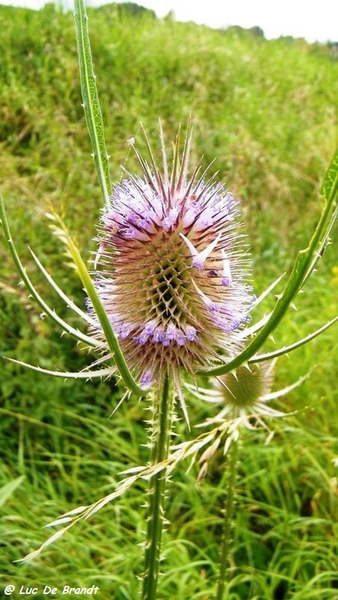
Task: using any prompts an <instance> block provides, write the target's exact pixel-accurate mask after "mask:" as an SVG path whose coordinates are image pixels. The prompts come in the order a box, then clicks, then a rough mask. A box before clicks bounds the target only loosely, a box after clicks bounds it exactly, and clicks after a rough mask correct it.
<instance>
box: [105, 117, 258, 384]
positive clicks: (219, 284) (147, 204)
mask: <svg viewBox="0 0 338 600" xmlns="http://www.w3.org/2000/svg"><path fill="white" fill-rule="evenodd" d="M160 138H161V153H162V168H161V170H160V168H159V167H158V166H157V164H156V162H155V158H154V155H153V152H152V149H151V147H150V145H149V142H148V139H147V136H146V135H145V139H146V144H147V149H148V152H149V157H150V160H149V162H147V161H146V160H145V159H144V158H143V156H142V155H141V154H140V152H139V150H138V149H137V148H136V147H135V146H134V143H133V141H132V147H133V150H134V151H135V154H136V157H137V159H138V162H139V164H140V166H141V169H142V176H134V175H131V174H130V173H129V172H128V171H126V170H125V178H124V179H122V181H121V183H119V184H117V185H116V186H115V187H114V189H113V193H112V196H111V204H110V206H109V207H108V209H106V210H105V212H104V213H103V215H102V219H101V224H100V229H99V235H98V241H99V249H98V253H97V256H96V259H95V265H96V270H95V272H94V279H95V286H96V290H97V292H98V295H99V297H100V299H101V302H102V304H103V307H104V309H105V311H106V314H107V315H108V316H109V319H110V322H111V324H112V326H113V329H114V331H115V334H116V335H117V337H118V339H119V343H120V346H121V348H122V351H123V352H124V355H125V357H126V360H127V362H128V365H129V367H130V368H131V370H132V371H133V372H134V374H135V376H136V378H137V379H138V380H139V381H140V383H141V384H142V385H147V384H149V385H150V384H151V383H153V382H154V381H156V380H157V379H158V378H160V377H161V376H162V375H163V373H164V372H167V373H170V374H171V375H172V376H173V378H174V380H175V383H176V388H177V389H178V391H179V389H180V388H179V371H180V369H181V368H182V369H184V370H185V371H187V372H188V373H190V374H193V373H194V369H195V368H196V367H198V366H201V365H205V366H209V365H213V364H215V363H218V364H219V363H220V361H221V362H223V361H225V360H228V359H229V357H232V356H234V355H235V353H236V351H237V350H238V349H240V348H241V344H242V342H241V337H243V336H239V331H240V330H241V329H242V328H243V326H244V325H245V324H246V323H247V321H248V319H249V311H250V307H251V305H252V303H253V295H252V289H251V287H250V286H249V285H248V284H247V281H248V277H249V259H248V252H247V247H246V244H245V242H244V241H243V235H242V234H240V232H239V228H240V223H239V222H238V217H239V209H238V202H236V201H235V200H234V198H233V196H232V195H231V194H230V192H228V191H227V190H226V189H225V188H224V186H223V184H221V183H216V182H215V178H214V177H211V178H208V177H207V170H205V171H204V172H202V173H201V165H200V164H198V165H197V166H196V168H195V169H194V170H193V172H192V174H191V175H190V176H189V175H188V167H189V158H190V146H191V128H190V127H189V128H188V131H187V136H186V138H185V141H184V145H183V150H182V154H181V155H180V135H179V133H178V134H177V138H176V142H175V144H174V148H173V155H172V166H171V169H170V170H169V165H168V160H167V156H166V150H165V146H164V140H163V133H162V129H161V127H160ZM95 335H96V336H97V337H98V338H99V339H100V336H102V335H103V334H102V333H101V331H100V328H99V327H98V328H97V329H96V332H95ZM102 341H104V340H102ZM219 349H221V355H219V354H218V350H219Z"/></svg>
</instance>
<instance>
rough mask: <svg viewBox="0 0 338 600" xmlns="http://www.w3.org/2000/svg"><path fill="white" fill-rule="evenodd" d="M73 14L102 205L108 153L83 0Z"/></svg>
mask: <svg viewBox="0 0 338 600" xmlns="http://www.w3.org/2000/svg"><path fill="white" fill-rule="evenodd" d="M74 17H75V29H76V40H77V51H78V58H79V67H80V81H81V92H82V99H83V110H84V114H85V118H86V123H87V128H88V132H89V136H90V141H91V146H92V151H93V158H94V161H95V167H96V172H97V175H98V178H99V182H100V186H101V191H102V195H103V199H104V202H105V205H106V206H109V194H110V193H111V183H110V176H109V164H108V160H109V156H108V153H107V149H106V143H105V139H104V128H103V120H102V113H101V107H100V102H99V96H98V92H97V87H96V76H95V74H94V68H93V61H92V53H91V48H90V40H89V33H88V17H87V12H86V6H85V2H84V0H74Z"/></svg>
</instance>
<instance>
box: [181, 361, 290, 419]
mask: <svg viewBox="0 0 338 600" xmlns="http://www.w3.org/2000/svg"><path fill="white" fill-rule="evenodd" d="M274 365H275V361H270V362H268V361H266V362H262V363H253V364H250V365H245V366H244V365H242V366H240V367H238V368H237V369H236V370H235V371H232V372H231V373H226V375H222V376H220V377H217V378H216V379H215V380H214V382H213V387H212V388H211V389H199V390H198V392H195V395H196V396H197V397H199V398H201V399H203V400H206V401H208V402H211V403H214V404H218V405H219V406H221V410H220V412H219V413H218V414H217V415H216V416H215V417H213V418H211V419H208V423H207V424H209V423H221V422H223V421H225V420H226V419H232V420H233V421H234V425H235V428H236V429H237V428H238V426H240V425H244V426H245V427H248V428H249V429H251V428H252V425H251V421H252V420H254V421H256V422H258V423H259V424H260V425H263V421H262V417H280V416H283V413H281V412H279V411H277V410H275V409H273V408H270V407H269V406H268V405H267V402H268V401H269V400H272V399H273V398H277V397H278V396H280V395H281V393H284V392H286V391H287V390H282V391H281V392H271V388H272V385H273V371H274ZM188 387H189V389H190V390H191V391H192V392H193V393H194V388H193V386H191V385H189V386H188Z"/></svg>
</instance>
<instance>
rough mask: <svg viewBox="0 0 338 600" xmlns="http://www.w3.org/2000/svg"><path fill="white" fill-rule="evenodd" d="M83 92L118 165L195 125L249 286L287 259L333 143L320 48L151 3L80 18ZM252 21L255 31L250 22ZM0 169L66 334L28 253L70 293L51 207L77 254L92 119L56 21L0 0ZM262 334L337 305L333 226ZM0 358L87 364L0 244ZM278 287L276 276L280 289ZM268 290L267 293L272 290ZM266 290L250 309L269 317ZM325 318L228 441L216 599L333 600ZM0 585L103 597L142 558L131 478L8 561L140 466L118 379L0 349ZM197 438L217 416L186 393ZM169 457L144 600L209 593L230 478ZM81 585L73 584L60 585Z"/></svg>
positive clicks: (307, 222)
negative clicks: (236, 233) (223, 551)
mask: <svg viewBox="0 0 338 600" xmlns="http://www.w3.org/2000/svg"><path fill="white" fill-rule="evenodd" d="M88 14H89V26H90V32H91V43H92V52H93V60H94V65H95V71H96V75H97V85H98V89H99V94H100V100H101V106H102V112H103V118H104V122H105V127H106V143H107V147H108V151H109V153H110V155H111V160H110V165H111V175H112V178H113V180H114V181H116V180H119V179H120V177H121V169H120V165H126V164H127V167H128V169H130V170H132V169H134V167H135V163H134V159H133V158H132V156H131V155H130V149H129V146H128V142H127V140H128V139H129V138H130V137H132V136H134V137H135V138H136V140H139V143H140V146H141V147H142V135H141V129H140V122H142V124H143V125H144V127H145V129H146V130H147V132H148V135H149V137H150V139H151V142H152V143H153V144H154V146H155V148H157V149H158V148H159V143H158V139H157V138H158V133H157V132H158V119H159V118H161V120H162V122H163V126H164V130H165V133H166V137H167V139H168V140H171V139H173V137H174V135H175V133H176V130H177V126H178V125H179V124H182V126H183V127H184V126H185V124H186V123H187V121H188V119H189V116H190V115H192V118H193V123H194V144H193V158H194V159H196V160H197V159H198V158H200V157H201V156H202V157H203V165H205V166H207V165H208V164H209V163H210V162H211V161H212V160H214V159H215V162H214V163H213V165H212V167H211V172H212V173H213V172H216V171H217V172H218V177H219V178H220V179H221V180H222V181H224V182H226V184H227V186H228V187H229V189H231V191H232V192H233V194H234V195H235V196H236V197H238V198H239V199H240V200H241V207H242V211H243V220H244V229H245V232H246V234H247V236H248V241H249V243H250V246H251V249H252V258H253V265H254V281H253V285H254V287H255V290H256V293H257V295H258V294H259V293H261V292H262V291H263V290H264V289H265V288H266V287H267V286H268V285H269V284H270V283H271V282H272V281H273V280H274V279H275V278H276V277H277V276H278V275H280V274H281V273H282V272H284V271H288V269H289V268H290V266H291V264H292V261H293V259H294V258H295V255H296V253H297V251H298V250H299V249H300V248H303V247H304V246H305V245H306V244H307V242H308V241H309V239H310V236H311V234H312V231H313V229H314V227H315V225H316V221H317V218H318V216H319V214H320V211H321V206H322V199H321V197H320V186H321V183H322V180H323V177H324V174H325V171H326V169H327V167H328V164H329V161H330V159H331V158H332V156H333V154H334V151H335V149H336V146H337V98H338V61H337V58H335V57H334V56H333V54H332V52H331V50H330V48H328V47H326V46H324V45H319V44H318V45H310V44H308V43H306V42H305V41H304V40H292V39H289V38H285V39H279V40H271V41H266V40H265V39H264V38H261V37H257V36H255V35H254V34H253V33H252V32H245V31H239V30H236V29H232V30H229V31H214V30H211V29H209V28H207V27H203V26H197V25H194V24H192V23H190V24H189V23H186V24H183V23H176V22H175V21H174V20H173V19H172V18H169V17H168V18H167V19H164V20H156V19H155V18H154V16H153V15H152V13H150V12H147V11H146V12H145V13H144V14H143V13H140V14H133V13H130V12H128V11H126V10H124V11H123V10H122V11H118V9H117V7H116V6H114V5H106V6H104V7H102V8H100V9H89V10H88ZM257 25H259V23H258V24H257ZM0 55H1V57H2V58H1V61H0V74H1V75H0V80H1V86H0V151H1V161H0V179H1V192H2V195H3V197H4V199H5V202H6V207H7V211H8V217H9V220H10V223H11V227H12V230H13V235H14V237H15V241H16V243H17V245H18V248H19V250H20V255H21V257H22V260H23V262H24V263H25V265H26V266H27V270H28V271H29V273H30V274H31V276H32V279H34V281H35V282H36V284H37V287H38V289H39V291H40V293H42V294H43V295H44V297H46V298H47V299H48V301H49V302H50V304H52V305H53V306H54V307H55V309H56V310H58V311H59V312H60V314H61V315H62V316H64V317H65V318H68V320H70V322H71V323H72V324H73V325H74V326H77V325H78V323H77V321H76V318H75V317H73V316H72V315H70V314H69V312H67V309H66V308H65V307H64V306H63V305H61V303H60V301H59V299H58V298H57V297H54V295H53V292H52V291H51V290H50V289H48V288H47V286H46V284H45V282H43V280H42V279H41V276H40V275H39V273H38V271H37V269H36V266H35V264H34V262H33V260H32V258H31V255H30V253H29V250H28V246H30V247H31V248H32V249H33V250H34V251H35V252H36V253H37V254H38V256H39V258H40V260H41V261H42V262H43V263H44V265H45V266H46V267H47V268H48V270H49V271H50V272H51V273H52V274H53V276H54V277H55V279H56V280H57V281H58V282H59V284H60V285H61V286H62V287H63V288H64V289H65V290H66V291H67V293H68V294H69V295H70V296H71V297H73V298H74V299H75V300H76V301H77V302H78V303H79V304H80V305H81V306H84V302H85V298H84V293H83V291H82V289H81V284H80V283H79V281H78V279H77V277H76V274H75V273H74V272H73V271H72V270H71V269H70V268H69V266H68V264H67V260H66V259H65V257H64V254H63V248H62V247H61V245H60V243H59V242H58V240H57V239H56V238H55V236H53V235H52V233H51V231H50V229H49V225H48V220H47V219H46V218H45V213H46V212H47V211H48V210H49V208H50V206H52V207H53V208H54V209H55V210H56V211H58V212H60V213H61V214H62V215H63V216H64V218H65V221H66V223H67V225H68V227H69V229H70V230H71V232H72V233H73V234H74V235H75V237H76V239H77V240H78V242H79V244H80V246H81V248H82V249H83V256H84V257H85V258H89V257H90V251H91V250H93V249H94V248H95V244H94V242H93V241H92V240H93V238H94V237H95V232H96V224H97V220H98V217H99V213H100V209H101V206H102V202H101V197H100V189H99V185H98V182H97V180H96V175H95V169H94V163H93V160H92V158H91V155H90V152H91V150H90V144H89V139H88V134H87V131H86V126H85V121H84V116H83V109H82V107H81V102H82V100H81V93H80V84H79V74H78V63H77V55H76V41H75V32H74V22H73V16H72V14H71V13H63V12H62V11H60V10H58V9H57V8H55V7H54V6H53V5H51V4H50V5H47V6H46V7H45V8H44V9H42V10H41V11H39V12H34V11H31V10H28V9H19V8H11V7H5V6H0ZM336 233H337V232H335V237H334V236H333V239H332V242H333V243H332V244H331V245H330V246H328V248H327V249H326V251H325V254H324V256H323V258H322V259H321V261H320V262H319V264H318V270H317V272H315V273H314V274H313V275H312V276H311V279H310V280H309V281H308V282H307V284H306V287H305V288H304V293H303V294H301V295H299V297H298V299H297V302H296V307H295V310H291V311H290V313H289V314H288V316H287V317H286V319H285V321H284V322H283V325H282V327H280V328H279V330H278V332H277V335H276V336H275V340H274V342H273V341H271V342H269V346H268V345H267V349H268V348H270V349H271V348H273V347H274V343H275V344H276V346H277V347H281V346H283V345H284V344H290V343H291V342H293V341H296V340H297V339H300V338H301V337H303V336H304V335H306V334H308V333H310V332H311V331H314V330H315V329H317V328H318V327H320V326H321V325H323V324H324V323H325V322H327V321H328V320H330V319H332V318H334V317H335V316H336V315H337V286H338V251H337V237H336ZM0 274H1V276H0V293H1V296H0V354H1V355H3V356H9V357H12V358H16V359H18V360H21V361H26V362H30V363H31V364H34V365H40V366H41V367H44V368H47V369H57V370H63V371H65V370H70V371H76V370H80V369H82V368H84V367H85V366H86V365H88V364H89V362H90V361H91V360H92V358H91V357H90V356H88V353H87V352H86V351H84V350H83V349H82V348H81V347H80V346H78V345H76V343H75V342H74V341H72V339H70V338H69V337H67V336H63V337H61V335H60V331H58V330H57V329H56V327H54V326H53V324H51V323H49V322H48V320H47V319H45V320H41V319H40V318H39V312H40V311H39V309H38V308H37V307H36V306H35V305H34V303H33V302H32V299H31V298H30V297H29V296H28V294H27V293H26V291H25V289H24V288H23V287H21V286H19V285H18V283H19V277H18V275H17V273H16V272H15V269H14V267H13V264H12V262H11V260H10V258H9V256H8V254H7V251H6V249H5V245H4V243H3V239H2V238H0ZM278 289H279V288H278ZM277 291H278V290H277ZM272 302H273V299H272V298H271V299H270V300H269V299H268V300H267V302H266V304H265V305H264V307H263V310H264V312H268V311H269V310H270V309H271V306H272ZM336 338H337V326H335V327H333V328H332V329H329V330H327V331H326V332H325V333H324V334H323V335H321V336H320V337H317V338H316V339H315V340H313V341H312V342H311V343H310V344H308V345H306V346H303V347H301V348H300V349H298V350H296V351H295V352H293V353H292V354H290V356H289V357H288V356H284V357H283V358H281V359H280V360H279V361H278V363H277V369H276V381H275V389H280V388H282V387H285V386H287V385H289V384H291V383H293V382H294V381H296V380H297V379H298V378H300V377H301V376H302V375H304V374H305V373H306V372H308V371H309V370H310V369H311V368H312V367H314V369H313V371H312V373H311V375H310V377H309V378H308V379H306V381H305V382H304V383H303V384H302V386H301V387H298V388H297V389H296V390H294V391H293V392H291V393H290V394H289V395H287V396H286V397H285V398H282V399H281V400H279V401H278V402H277V401H276V403H275V404H274V407H275V408H278V409H279V410H282V411H284V412H285V413H290V414H289V415H288V416H286V417H285V418H283V419H275V420H273V421H272V420H271V421H269V422H268V423H267V426H268V430H267V431H266V430H263V429H261V430H258V431H245V432H244V433H243V436H242V439H241V442H240V464H239V470H238V478H237V485H236V506H235V514H234V526H233V544H232V552H231V569H230V577H229V583H228V587H227V596H226V598H227V600H289V599H290V600H291V599H292V600H310V599H316V600H319V599H322V600H329V599H334V600H337V599H338V553H337V550H338V526H337V517H338V472H337V469H338V443H337V437H338V408H337V406H338V371H337V364H338V345H337V341H336ZM0 394H1V403H0V454H1V470H0V507H1V510H0V590H1V593H2V590H3V588H4V587H5V586H6V585H8V584H13V585H15V586H16V588H17V589H16V592H15V594H14V595H13V597H15V598H18V597H19V589H20V586H28V587H32V588H34V587H38V588H39V590H40V591H39V594H40V595H38V596H36V597H38V598H40V597H41V598H42V597H45V596H44V595H42V591H41V590H42V589H43V587H44V586H45V585H48V586H50V587H57V588H58V589H59V592H58V594H57V595H56V597H59V596H61V595H62V589H63V587H64V586H65V585H69V586H72V587H75V588H78V587H87V588H89V587H90V586H92V585H97V586H99V588H100V590H99V592H98V593H97V594H96V597H98V598H99V599H100V600H108V599H111V598H113V599H114V600H115V599H116V600H125V599H128V600H134V599H135V600H136V599H137V598H138V597H139V591H140V582H139V577H140V576H141V574H142V569H143V553H142V549H141V548H140V544H142V542H143V541H144V529H145V509H144V506H143V505H144V498H145V490H146V484H144V485H143V484H141V483H139V484H137V485H136V486H135V487H134V488H132V489H131V490H129V492H128V493H127V494H126V495H125V496H123V497H122V498H119V499H118V500H117V501H115V502H114V503H112V504H108V505H107V506H106V507H105V508H103V509H102V510H101V511H100V512H98V513H97V514H96V515H95V517H93V518H92V519H91V520H89V521H85V522H82V523H80V524H79V525H78V526H75V527H74V528H73V529H71V530H70V532H68V533H67V534H66V535H65V537H63V538H61V539H60V540H59V541H57V542H56V543H55V544H53V545H51V546H49V547H48V548H46V550H45V551H44V552H43V554H42V555H41V556H39V557H38V558H37V559H36V560H35V561H33V562H31V563H27V564H18V563H15V562H13V561H16V560H18V559H20V558H22V557H23V556H24V555H25V554H27V553H28V552H30V551H32V550H35V549H37V548H38V546H39V545H41V544H42V543H43V542H44V541H45V540H46V539H47V537H48V536H49V530H45V529H42V527H43V526H44V525H46V524H47V523H49V522H50V521H52V520H54V519H56V518H57V517H58V516H59V515H60V514H62V513H63V512H66V511H68V510H71V509H73V508H76V507H77V506H81V505H86V504H90V503H91V502H94V501H95V500H97V499H99V498H100V497H102V496H104V495H106V494H108V493H110V492H111V491H112V490H114V488H115V486H116V485H117V483H118V482H119V481H120V480H121V475H120V473H121V471H123V470H125V469H127V468H129V467H133V466H137V465H139V464H145V463H146V462H147V460H148V451H147V448H146V447H145V445H146V443H147V428H146V426H145V424H144V422H145V420H146V419H147V411H146V408H147V407H146V406H145V405H144V403H142V402H139V401H138V400H137V399H135V398H131V399H130V400H129V401H128V402H125V403H124V404H123V405H122V406H121V407H120V408H119V409H118V411H117V412H116V413H115V414H114V416H113V417H111V419H109V416H110V414H111V413H112V411H113V409H114V407H115V406H116V404H117V402H118V400H119V397H120V390H119V389H118V388H116V387H115V384H114V381H105V382H97V383H90V382H88V383H85V382H80V381H76V382H73V381H63V380H61V379H52V378H48V377H46V376H44V375H42V374H37V373H34V372H32V371H29V370H26V369H24V368H23V367H21V366H18V365H17V364H13V363H10V362H8V361H6V360H5V359H1V361H0ZM187 404H188V410H189V414H190V418H191V431H190V432H189V431H188V430H187V427H186V426H185V424H184V422H183V421H180V422H179V423H178V426H177V430H178V434H179V439H180V440H182V441H183V440H185V439H187V438H192V437H195V436H197V434H198V432H199V431H200V430H196V428H195V426H196V425H197V424H198V423H200V422H203V421H204V420H205V419H206V418H207V417H210V416H212V407H210V406H209V405H208V406H205V405H204V404H203V403H202V402H201V401H198V400H196V399H193V398H191V399H189V398H187ZM188 467H189V462H187V463H184V464H182V465H181V466H180V467H179V468H177V470H176V471H175V472H174V473H173V475H172V482H171V485H170V487H169V490H168V497H167V517H168V520H169V524H168V526H167V530H166V532H165V535H164V548H163V549H164V555H165V560H164V562H163V567H162V571H163V576H162V577H161V579H160V584H159V592H158V597H159V598H161V599H171V600H209V599H211V598H212V597H213V595H214V594H215V590H216V581H217V573H218V560H219V546H220V536H221V527H222V526H221V510H222V507H223V502H224V488H225V484H226V480H227V470H226V461H225V459H224V457H223V455H222V449H220V450H219V451H218V453H217V454H216V455H215V457H214V459H213V461H212V462H211V463H210V465H209V469H208V474H207V476H206V478H205V479H204V480H203V481H202V482H201V484H199V485H197V484H196V477H197V474H198V466H196V465H195V466H194V467H193V468H192V469H191V470H188ZM73 595H74V594H73Z"/></svg>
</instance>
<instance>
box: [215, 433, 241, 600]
mask: <svg viewBox="0 0 338 600" xmlns="http://www.w3.org/2000/svg"><path fill="white" fill-rule="evenodd" d="M238 444H239V442H238V440H233V441H232V443H231V446H230V449H229V469H228V482H227V492H226V499H225V507H224V508H225V511H224V522H223V538H222V546H221V562H220V570H219V580H218V588H217V594H216V599H215V600H223V599H224V589H225V583H226V576H227V571H228V561H229V551H230V544H231V527H232V514H233V508H234V497H235V487H236V476H237V462H238Z"/></svg>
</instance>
